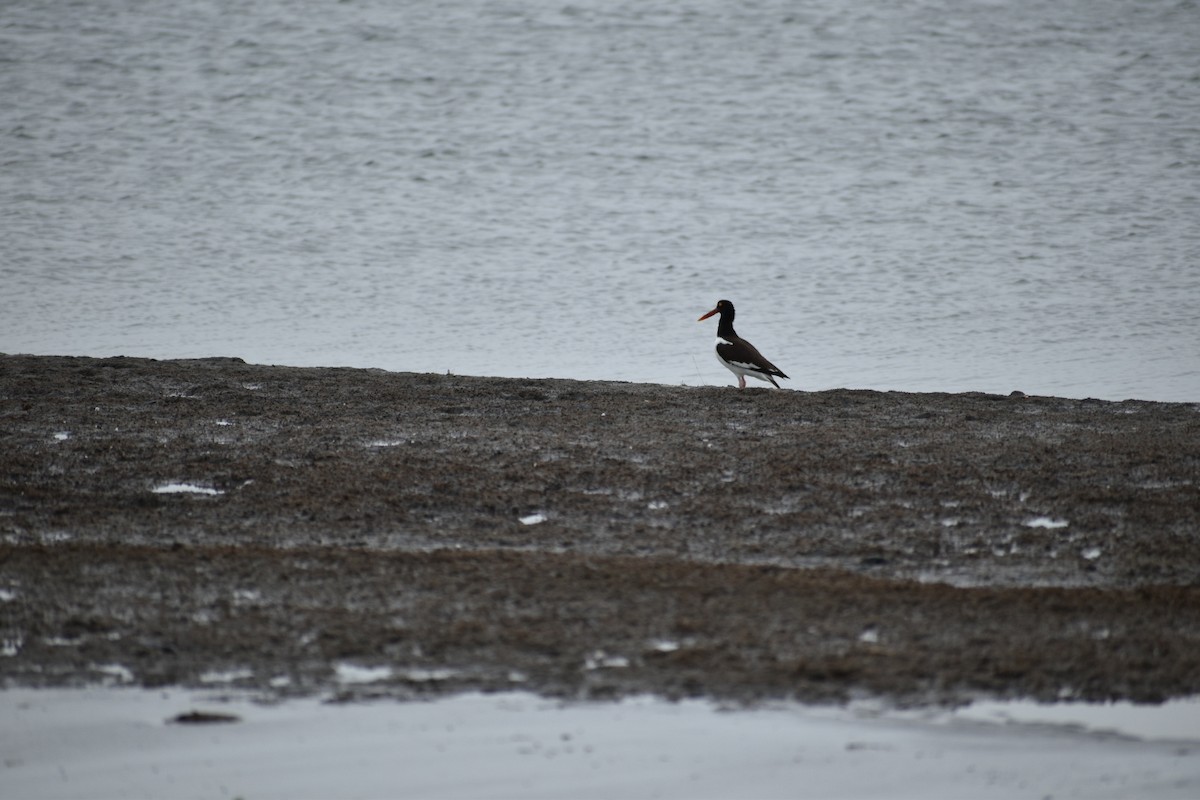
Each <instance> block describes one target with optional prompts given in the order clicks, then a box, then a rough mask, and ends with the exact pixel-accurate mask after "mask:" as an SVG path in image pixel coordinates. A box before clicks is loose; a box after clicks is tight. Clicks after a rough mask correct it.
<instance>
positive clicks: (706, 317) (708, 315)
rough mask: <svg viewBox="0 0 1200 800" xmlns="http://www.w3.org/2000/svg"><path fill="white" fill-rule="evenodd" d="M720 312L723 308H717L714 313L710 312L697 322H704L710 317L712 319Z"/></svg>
mask: <svg viewBox="0 0 1200 800" xmlns="http://www.w3.org/2000/svg"><path fill="white" fill-rule="evenodd" d="M720 310H721V307H720V306H717V307H716V308H714V309H713V310H712V311H710V312H708V313H707V314H705V315H704V316H703V317H701V318H700V319H698V320H696V322H704V320H706V319H708V318H709V317H711V316H712V315H713V314H715V313H717V312H718V311H720Z"/></svg>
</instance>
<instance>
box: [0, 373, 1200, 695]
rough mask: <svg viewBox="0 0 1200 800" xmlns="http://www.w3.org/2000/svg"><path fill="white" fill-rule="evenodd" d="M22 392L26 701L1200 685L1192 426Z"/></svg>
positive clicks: (372, 394)
mask: <svg viewBox="0 0 1200 800" xmlns="http://www.w3.org/2000/svg"><path fill="white" fill-rule="evenodd" d="M0 397H3V402H4V411H3V419H2V422H3V433H2V434H0V436H2V438H0V446H2V447H3V449H4V452H5V453H6V460H7V461H9V462H10V463H9V466H8V469H7V470H6V471H5V473H4V480H3V482H2V483H0V592H3V595H0V597H2V598H3V600H2V602H0V611H2V612H3V614H4V617H3V626H4V628H5V631H4V639H5V642H6V655H7V657H5V658H2V659H0V680H3V681H4V683H5V685H8V686H66V685H81V684H86V683H89V682H94V681H96V680H103V679H106V678H105V676H107V679H112V677H113V676H114V675H117V676H120V682H123V683H124V682H127V683H131V684H135V685H142V686H176V685H177V686H185V687H204V686H206V685H211V680H210V681H208V682H207V683H206V681H205V677H206V676H207V677H208V678H210V679H211V677H212V676H213V675H224V676H232V677H231V678H230V679H229V680H228V681H226V682H225V684H224V685H228V686H230V687H235V688H239V689H252V690H256V691H262V692H264V693H268V694H275V695H281V696H286V695H290V694H313V693H320V692H328V691H333V692H335V693H337V694H340V695H343V696H349V697H359V696H376V695H379V696H395V697H415V696H428V695H431V694H447V693H456V692H462V691H469V690H476V689H483V690H487V691H499V690H521V691H532V692H535V693H538V694H543V695H551V696H557V697H588V698H593V697H594V698H605V697H623V696H630V695H637V694H655V695H659V696H663V697H668V698H681V697H710V698H715V699H723V700H733V701H740V702H749V703H753V702H756V701H760V700H767V699H774V698H793V699H799V700H803V701H819V702H830V701H844V700H846V699H847V698H850V697H855V696H859V695H861V694H863V693H867V694H871V695H878V696H881V697H886V698H890V699H892V700H893V701H895V702H899V703H901V704H921V703H954V702H962V701H963V700H966V699H973V698H975V697H979V696H991V697H997V698H1012V697H1024V698H1032V699H1038V700H1043V701H1054V700H1066V699H1084V700H1117V699H1128V700H1134V701H1137V702H1160V701H1162V700H1164V699H1167V698H1171V697H1182V696H1187V695H1192V694H1196V693H1197V692H1200V676H1197V675H1196V674H1194V673H1195V671H1194V668H1193V666H1194V664H1195V663H1197V661H1200V613H1197V612H1200V585H1198V584H1200V556H1198V555H1197V552H1198V549H1197V547H1196V544H1197V540H1200V503H1197V502H1196V499H1195V498H1196V491H1197V487H1196V484H1195V476H1196V474H1197V473H1198V469H1200V432H1198V428H1200V425H1197V423H1198V422H1200V416H1197V415H1198V407H1197V406H1196V405H1195V404H1185V403H1159V402H1149V401H1132V400H1131V401H1124V402H1111V401H1098V400H1070V399H1064V398H1047V397H1026V396H1019V395H1013V396H998V395H983V394H976V393H968V394H954V395H950V394H927V395H915V394H907V393H900V392H875V391H868V390H831V391H824V392H814V393H806V392H800V391H787V392H777V391H773V390H763V391H752V390H744V391H739V390H737V389H734V388H725V387H695V388H689V387H673V386H667V385H658V384H625V383H614V382H581V381H569V380H556V379H528V380H525V379H515V378H470V377H463V376H453V375H451V376H441V375H423V374H411V373H389V372H383V371H381V370H363V369H353V368H336V367H335V368H315V367H271V366H256V365H249V364H245V363H243V362H241V361H240V360H238V359H200V360H181V361H151V360H148V359H132V358H116V359H92V358H76V357H54V356H5V355H0ZM7 651H11V652H7ZM339 665H345V666H343V667H342V668H343V669H346V668H351V669H352V668H358V669H364V670H379V672H378V674H379V675H386V677H385V678H383V679H381V680H379V681H375V682H371V683H369V684H364V685H361V686H359V685H353V686H345V685H342V684H339V682H338V679H337V676H338V669H339Z"/></svg>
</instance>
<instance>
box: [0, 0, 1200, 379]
mask: <svg viewBox="0 0 1200 800" xmlns="http://www.w3.org/2000/svg"><path fill="white" fill-rule="evenodd" d="M1197 42H1200V8H1198V7H1197V4H1196V3H1195V2H1190V1H1189V2H1179V1H1178V0H1171V1H1163V2H1159V1H1158V0H1056V1H1055V2H1034V1H1033V0H1012V1H1011V2H999V1H994V2H972V1H971V0H967V1H966V2H963V0H897V1H896V2H888V3H863V2H853V1H851V0H845V1H841V0H812V1H811V2H782V1H779V0H763V1H762V2H747V1H745V0H743V1H742V2H737V3H731V2H727V0H694V1H693V2H681V1H674V2H661V1H658V0H574V1H573V2H572V1H570V0H558V1H557V2H539V1H536V0H534V1H531V2H495V1H493V0H439V2H432V1H426V2H418V1H416V0H413V1H412V2H402V1H401V0H347V2H329V1H328V0H322V1H321V2H317V1H316V0H293V1H287V0H257V1H256V2H254V3H242V2H233V1H232V0H227V1H226V2H220V1H218V0H147V1H145V2H140V1H137V0H78V1H77V2H65V0H64V1H63V2H45V1H44V0H6V2H4V3H3V5H0V98H2V100H3V102H2V103H0V164H2V172H0V190H2V191H0V236H2V238H3V246H2V252H0V351H4V352H10V353H16V352H27V353H41V354H86V355H116V354H126V355H139V356H151V357H157V358H170V357H192V356H213V355H229V356H240V357H242V358H245V359H246V360H248V361H253V362H261V363H281V364H296V365H317V364H322V365H351V366H371V367H382V368H385V369H391V370H416V371H432V372H445V371H447V370H449V371H452V372H455V373H461V374H478V375H511V376H557V377H570V378H585V379H592V378H603V379H617V380H630V381H656V382H662V383H670V384H678V383H686V384H691V385H697V384H732V383H733V382H734V379H733V376H731V375H730V374H729V373H728V372H726V371H725V369H724V368H723V367H721V366H720V365H719V364H717V362H716V360H715V358H714V356H713V354H712V340H713V336H714V334H715V329H716V324H715V320H709V321H707V322H705V323H702V324H697V323H696V318H697V317H698V316H699V315H700V314H701V313H703V312H704V311H707V310H708V309H710V308H711V307H712V306H713V305H714V303H715V301H716V300H717V299H718V298H722V297H724V298H728V299H731V300H733V301H734V303H735V304H736V305H737V308H738V311H739V316H738V322H739V324H738V330H739V332H740V333H741V334H742V335H743V336H746V337H747V338H749V339H751V340H752V341H754V342H755V344H757V345H758V346H759V348H760V349H761V350H762V351H763V352H764V353H765V354H766V355H767V356H768V357H769V358H771V359H772V360H773V361H775V362H776V363H777V364H778V365H779V366H780V367H781V368H782V369H784V371H786V372H788V373H789V374H790V375H791V376H792V378H793V380H792V381H791V383H790V386H793V387H795V388H801V389H825V388H832V387H841V386H848V387H870V388H878V389H900V390H921V391H925V390H949V391H962V390H981V391H991V392H1008V391H1011V390H1014V389H1020V390H1023V391H1025V392H1029V393H1038V394H1060V395H1066V396H1076V397H1083V396H1093V397H1104V398H1110V399H1121V398H1126V397H1138V398H1146V399H1159V400H1184V401H1200V46H1197Z"/></svg>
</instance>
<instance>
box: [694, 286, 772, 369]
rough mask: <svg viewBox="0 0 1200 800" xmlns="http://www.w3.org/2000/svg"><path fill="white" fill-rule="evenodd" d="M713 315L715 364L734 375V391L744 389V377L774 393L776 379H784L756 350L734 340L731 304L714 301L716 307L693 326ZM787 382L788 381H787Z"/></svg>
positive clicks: (737, 338)
mask: <svg viewBox="0 0 1200 800" xmlns="http://www.w3.org/2000/svg"><path fill="white" fill-rule="evenodd" d="M713 314H720V315H721V321H720V323H719V324H718V325H717V360H718V361H720V362H721V363H722V364H724V365H725V368H726V369H728V370H729V371H730V372H732V373H733V374H734V375H737V379H738V388H739V389H745V388H746V376H747V375H749V376H750V377H752V378H758V379H759V380H760V381H768V382H770V384H771V385H772V386H774V387H775V388H776V389H778V388H779V384H778V383H776V382H775V379H776V378H787V377H788V376H787V375H784V374H783V371H782V370H780V369H779V367H777V366H775V365H774V364H772V363H771V362H770V361H767V359H765V358H764V357H763V354H762V353H760V352H758V349H757V348H756V347H755V346H754V345H752V344H750V343H749V342H747V341H746V340H745V339H743V338H742V337H740V336H738V335H737V334H736V333H735V332H734V330H733V303H731V302H729V301H728V300H718V301H717V307H716V308H714V309H713V310H712V311H709V312H708V313H707V314H705V315H704V316H702V317H700V319H698V320H696V321H697V322H703V321H704V320H706V319H708V318H709V317H711V316H712V315H713ZM788 380H791V379H790V378H788Z"/></svg>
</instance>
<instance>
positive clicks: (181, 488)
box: [151, 483, 225, 495]
mask: <svg viewBox="0 0 1200 800" xmlns="http://www.w3.org/2000/svg"><path fill="white" fill-rule="evenodd" d="M151 491H152V492H154V493H155V494H204V495H218V494H225V493H224V492H223V491H221V490H220V489H213V488H210V487H208V486H197V485H196V484H194V483H163V484H160V485H158V486H155V487H154V488H153V489H151Z"/></svg>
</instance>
